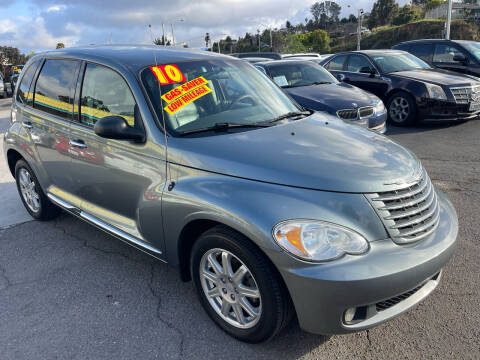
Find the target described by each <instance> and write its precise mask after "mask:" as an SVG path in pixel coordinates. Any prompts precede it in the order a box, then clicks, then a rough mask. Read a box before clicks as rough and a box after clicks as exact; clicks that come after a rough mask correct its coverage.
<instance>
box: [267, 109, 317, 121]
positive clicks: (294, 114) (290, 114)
mask: <svg viewBox="0 0 480 360" xmlns="http://www.w3.org/2000/svg"><path fill="white" fill-rule="evenodd" d="M311 114H312V113H311V112H310V111H291V112H288V113H286V114H283V115H280V116H277V117H276V118H275V119H272V120H270V122H271V123H274V122H277V121H280V120H283V119H287V118H290V117H298V116H308V115H311Z"/></svg>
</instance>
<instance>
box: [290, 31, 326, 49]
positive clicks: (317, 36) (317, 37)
mask: <svg viewBox="0 0 480 360" xmlns="http://www.w3.org/2000/svg"><path fill="white" fill-rule="evenodd" d="M296 36H297V37H298V39H299V40H300V41H301V42H302V44H303V46H304V47H305V48H306V49H307V50H308V51H313V52H318V53H320V54H325V53H328V52H330V38H329V37H328V34H327V32H326V31H325V30H321V29H317V30H315V31H311V32H308V33H305V34H298V35H296Z"/></svg>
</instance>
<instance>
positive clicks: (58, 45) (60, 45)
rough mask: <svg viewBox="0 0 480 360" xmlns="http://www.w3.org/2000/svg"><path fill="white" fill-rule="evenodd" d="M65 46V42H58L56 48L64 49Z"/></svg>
mask: <svg viewBox="0 0 480 360" xmlns="http://www.w3.org/2000/svg"><path fill="white" fill-rule="evenodd" d="M64 47H65V44H64V43H61V42H59V43H57V46H56V47H55V49H63V48H64Z"/></svg>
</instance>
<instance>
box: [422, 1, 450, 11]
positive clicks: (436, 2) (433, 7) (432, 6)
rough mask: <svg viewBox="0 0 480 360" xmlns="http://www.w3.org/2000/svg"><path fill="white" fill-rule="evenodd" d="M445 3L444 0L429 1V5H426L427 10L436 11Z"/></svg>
mask: <svg viewBox="0 0 480 360" xmlns="http://www.w3.org/2000/svg"><path fill="white" fill-rule="evenodd" d="M444 2H445V1H444V0H428V2H427V4H426V5H425V10H432V9H435V8H436V7H437V6H438V5H441V4H443V3H444Z"/></svg>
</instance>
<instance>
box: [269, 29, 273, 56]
mask: <svg viewBox="0 0 480 360" xmlns="http://www.w3.org/2000/svg"><path fill="white" fill-rule="evenodd" d="M270 51H271V52H273V41H272V28H270Z"/></svg>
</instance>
